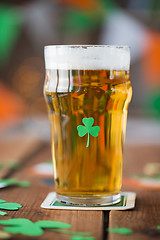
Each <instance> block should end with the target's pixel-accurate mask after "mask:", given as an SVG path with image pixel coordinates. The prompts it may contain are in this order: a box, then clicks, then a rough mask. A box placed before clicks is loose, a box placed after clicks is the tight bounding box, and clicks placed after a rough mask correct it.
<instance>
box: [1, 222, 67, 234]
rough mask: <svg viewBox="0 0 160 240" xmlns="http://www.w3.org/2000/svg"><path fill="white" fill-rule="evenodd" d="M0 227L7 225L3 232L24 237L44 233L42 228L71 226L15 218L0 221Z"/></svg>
mask: <svg viewBox="0 0 160 240" xmlns="http://www.w3.org/2000/svg"><path fill="white" fill-rule="evenodd" d="M0 225H7V226H11V227H5V228H4V230H5V231H6V232H9V233H14V234H23V235H26V236H40V235H42V234H43V233H44V231H43V229H42V228H54V229H57V228H70V227H71V225H70V224H67V223H62V222H55V221H38V222H35V223H33V222H32V221H30V220H29V219H25V218H15V219H9V220H2V221H0Z"/></svg>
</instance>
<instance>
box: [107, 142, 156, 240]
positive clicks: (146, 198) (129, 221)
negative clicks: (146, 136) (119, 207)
mask: <svg viewBox="0 0 160 240" xmlns="http://www.w3.org/2000/svg"><path fill="white" fill-rule="evenodd" d="M159 156H160V148H159V146H139V147H138V146H136V147H128V148H126V151H125V156H124V158H125V159H124V177H127V178H129V177H132V176H133V175H134V174H135V173H142V172H143V167H144V166H145V164H146V163H147V162H148V163H149V162H159V160H160V159H159ZM123 190H126V191H135V192H136V194H137V199H136V207H135V209H133V210H129V211H111V212H110V218H109V227H110V228H114V227H115V226H118V227H125V228H130V229H132V230H133V231H134V233H133V234H132V235H120V234H116V233H108V238H106V239H108V240H117V239H118V240H127V239H129V240H132V239H133V240H135V239H136V240H152V239H159V238H160V231H159V230H158V229H157V225H160V191H158V190H148V189H146V190H145V189H141V188H136V187H132V186H123Z"/></svg>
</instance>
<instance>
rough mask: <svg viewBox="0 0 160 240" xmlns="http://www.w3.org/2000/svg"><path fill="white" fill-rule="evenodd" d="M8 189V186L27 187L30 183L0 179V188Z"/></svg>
mask: <svg viewBox="0 0 160 240" xmlns="http://www.w3.org/2000/svg"><path fill="white" fill-rule="evenodd" d="M1 186H2V187H9V186H20V187H29V186H30V183H29V182H28V181H20V180H18V179H7V178H6V179H0V188H1Z"/></svg>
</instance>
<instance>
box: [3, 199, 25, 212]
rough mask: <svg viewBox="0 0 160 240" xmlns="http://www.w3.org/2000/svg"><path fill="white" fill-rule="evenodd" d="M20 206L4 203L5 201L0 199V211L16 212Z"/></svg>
mask: <svg viewBox="0 0 160 240" xmlns="http://www.w3.org/2000/svg"><path fill="white" fill-rule="evenodd" d="M21 207H22V206H21V205H20V204H18V203H6V201H5V200H1V199H0V209H5V210H18V209H19V208H21Z"/></svg>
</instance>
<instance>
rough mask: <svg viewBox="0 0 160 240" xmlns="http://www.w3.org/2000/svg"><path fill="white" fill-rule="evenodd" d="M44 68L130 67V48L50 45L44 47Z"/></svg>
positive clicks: (98, 68)
mask: <svg viewBox="0 0 160 240" xmlns="http://www.w3.org/2000/svg"><path fill="white" fill-rule="evenodd" d="M44 56H45V67H46V69H63V70H69V69H74V70H76V69H77V70H101V69H106V70H124V71H128V70H129V68H130V48H129V47H128V46H112V45H50V46H46V47H45V48H44Z"/></svg>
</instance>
